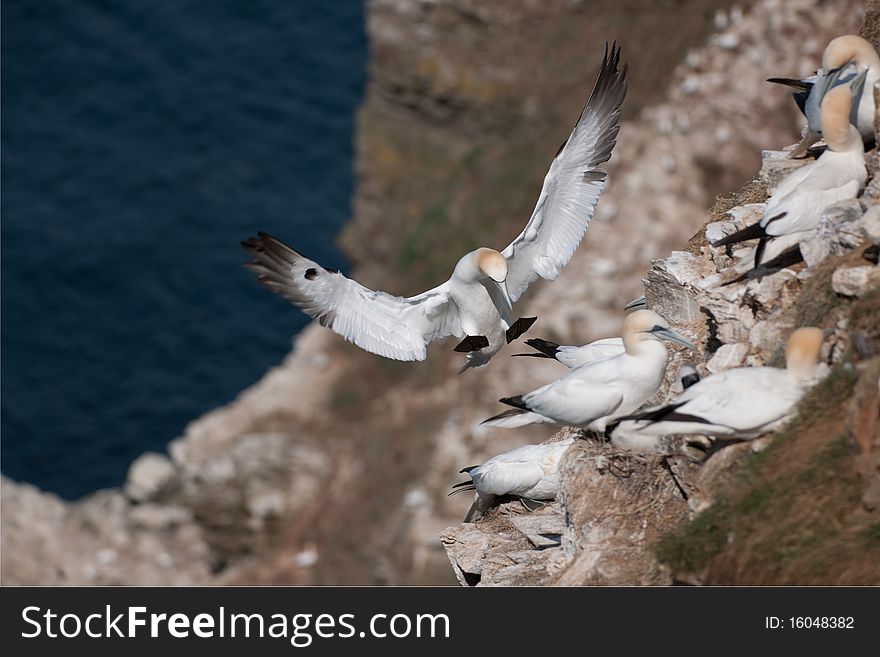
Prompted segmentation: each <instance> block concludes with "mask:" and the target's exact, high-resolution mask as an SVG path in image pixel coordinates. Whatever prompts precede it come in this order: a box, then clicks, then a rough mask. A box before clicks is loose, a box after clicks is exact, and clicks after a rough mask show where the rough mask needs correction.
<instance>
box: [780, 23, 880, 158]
mask: <svg viewBox="0 0 880 657" xmlns="http://www.w3.org/2000/svg"><path fill="white" fill-rule="evenodd" d="M859 75H861V78H860V79H859V78H858V77H857V76H859ZM878 79H880V57H878V56H877V51H876V50H874V47H873V46H872V45H871V44H870V43H869V42H868V41H866V40H865V39H863V38H862V37H860V36H856V35H855V34H845V35H843V36H839V37H837V38H836V39H832V40H831V41H830V42H829V43H828V46H827V47H826V48H825V52H824V53H823V54H822V68H821V69H819V72H818V73H817V74H816V75H813V76H810V77H808V78H804V79H802V80H795V79H791V78H770V79H769V80H768V82H776V83H778V84H784V85H787V86H789V87H794V88H795V89H797V91H796V92H795V93H794V98H795V102H797V104H798V107H800V109H801V111H802V112H803V113H804V116H806V117H807V130H806V133H805V134H804V137H803V139H801V141H800V143H799V144H798V145H797V146H796V147H795V149H794V150H793V151H792V152H791V156H792V157H797V156H799V155H802V154H803V153H805V152H806V150H807V149H808V148H809V147H810V146H812V145H813V144H814V143H815V142H816V141H818V140H819V138H820V137H821V136H822V134H823V131H822V126H821V123H820V107H821V102H822V99H823V97H824V95H825V94H826V93H827V92H828V91H829V90H830V89H832V88H834V87H835V86H836V85H838V84H853V105H852V109H851V112H850V122H851V123H852V124H853V125H854V126H856V128H858V131H859V134H860V135H861V137H862V139H863V140H864V141H865V142H866V143H870V142H872V141H874V83H875V82H876V81H877V80H878Z"/></svg>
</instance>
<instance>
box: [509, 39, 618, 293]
mask: <svg viewBox="0 0 880 657" xmlns="http://www.w3.org/2000/svg"><path fill="white" fill-rule="evenodd" d="M619 61H620V49H619V48H617V47H616V46H612V48H611V53H610V55H609V53H608V50H607V48H606V51H605V59H604V60H603V62H602V70H601V72H600V74H599V79H598V80H597V81H596V86H595V87H594V88H593V92H592V93H591V94H590V99H589V100H588V101H587V104H586V105H585V106H584V109H583V111H582V112H581V116H580V119H579V120H578V122H577V124H576V125H575V127H574V130H573V131H572V133H571V136H570V137H569V138H568V141H566V143H565V144H564V145H563V146H562V148H561V149H560V151H559V153H557V155H556V158H555V159H554V160H553V163H552V164H551V165H550V170H549V171H548V172H547V175H546V176H545V178H544V186H543V187H542V188H541V194H540V195H539V196H538V202H537V204H536V206H535V209H534V211H533V212H532V216H531V218H530V219H529V222H528V224H526V227H525V229H524V230H523V232H522V233H520V235H519V237H517V238H516V239H515V240H514V241H513V242H512V243H511V244H510V245H509V246H508V247H507V248H506V249H504V251H503V252H502V253H503V255H504V257H505V258H507V267H508V274H507V290H508V292H509V293H510V298H511V300H512V301H516V300H517V299H519V298H520V297H521V296H522V295H523V293H524V292H525V291H526V289H528V287H529V285H530V284H531V283H532V282H533V281H535V280H536V279H538V278H539V277H540V278H543V279H546V280H548V281H553V280H556V278H557V277H558V276H559V272H560V271H561V270H562V268H563V267H564V266H565V265H566V264H567V263H568V261H569V260H570V259H571V256H572V255H573V254H574V251H575V249H576V248H577V246H578V244H580V242H581V240H582V239H583V237H584V233H585V232H586V230H587V226H589V224H590V220H591V219H592V218H593V213H594V212H595V210H596V204H597V203H598V201H599V195H600V194H601V193H602V189H603V187H604V186H605V177H606V172H605V170H604V169H603V168H601V166H600V165H601V164H602V163H603V162H606V161H607V160H608V158H610V157H611V150H612V149H613V148H614V145H615V143H616V141H617V132H618V129H619V126H618V119H619V117H620V105H621V103H622V102H623V98H624V96H625V95H626V87H627V83H626V65H625V64H624V65H623V66H622V67H620V68H619V69H618V64H619Z"/></svg>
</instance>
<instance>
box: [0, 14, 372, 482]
mask: <svg viewBox="0 0 880 657" xmlns="http://www.w3.org/2000/svg"><path fill="white" fill-rule="evenodd" d="M366 62H367V51H366V37H365V34H364V9H363V6H362V0H334V1H333V2H326V1H325V0H295V1H293V0H291V1H286V0H272V1H268V0H266V1H258V0H238V1H233V0H173V1H158V2H157V1H155V0H115V1H111V0H103V1H101V0H77V1H76V2H71V1H67V0H4V1H3V4H2V172H0V173H2V278H0V280H2V471H3V473H4V474H6V475H7V476H9V477H12V478H13V479H16V480H23V481H28V482H31V483H33V484H36V485H38V486H40V487H41V488H43V489H46V490H49V491H53V492H55V493H58V494H59V495H61V496H62V497H65V498H76V497H79V496H81V495H83V494H85V493H88V492H91V491H94V490H96V489H99V488H104V487H108V486H114V485H118V484H120V483H121V482H122V481H123V479H124V477H125V473H126V470H127V468H128V465H129V464H130V462H131V461H132V460H133V459H134V458H135V457H136V456H137V455H139V454H140V453H141V452H143V451H145V450H158V451H162V450H163V449H164V448H165V445H166V444H167V443H168V441H169V440H171V439H173V438H175V437H176V436H178V435H180V434H181V433H182V432H183V430H184V427H185V426H186V424H187V423H188V422H189V421H190V420H192V419H194V418H196V417H197V416H199V415H200V414H202V413H204V412H205V411H208V410H210V409H212V408H214V407H216V406H218V405H220V404H224V403H227V402H229V401H230V400H232V399H233V398H234V397H235V396H236V394H237V393H238V392H240V391H241V390H242V389H244V388H245V387H247V386H248V385H250V384H252V383H254V382H255V381H256V380H257V379H259V378H260V376H261V375H262V374H263V373H264V372H265V371H266V370H267V369H268V368H269V367H271V366H273V365H275V364H277V363H279V362H280V361H281V359H282V358H283V356H284V354H285V353H287V351H288V350H289V349H290V344H291V337H292V336H293V335H294V334H295V333H296V332H297V331H298V330H300V329H301V328H302V327H303V326H304V325H305V322H306V318H305V316H304V315H302V314H301V313H300V312H299V311H298V310H296V309H295V308H293V307H292V306H290V305H288V304H287V303H286V302H285V301H284V300H283V299H281V298H280V297H276V296H275V295H272V294H270V293H268V292H266V291H265V290H263V289H262V288H260V287H259V286H258V285H257V284H256V282H255V280H254V279H253V277H252V276H251V275H250V274H249V273H248V272H246V271H245V270H243V269H242V268H241V264H242V263H243V262H244V261H245V260H246V257H245V254H244V252H243V251H242V250H241V248H240V246H239V242H240V241H241V240H242V239H244V238H245V237H247V236H248V235H250V234H252V233H254V232H255V231H257V230H265V231H268V232H271V233H273V234H276V235H277V236H279V237H281V238H282V239H286V240H287V241H290V242H293V243H295V244H296V245H297V247H298V248H299V249H300V250H301V251H303V252H304V253H306V254H308V255H310V256H311V257H313V258H315V259H318V260H319V261H320V262H321V263H322V264H324V265H326V266H329V267H336V268H342V269H343V270H344V269H345V263H344V262H343V259H342V256H341V254H340V253H339V252H338V251H337V250H336V248H335V245H334V236H335V235H336V233H337V232H338V231H339V229H340V227H341V226H342V225H343V224H344V223H345V222H346V221H347V219H348V217H349V209H350V201H351V194H352V187H353V173H352V157H353V154H352V141H353V121H354V113H355V111H356V109H357V107H358V105H359V104H360V102H361V99H362V95H363V91H364V81H365V74H366Z"/></svg>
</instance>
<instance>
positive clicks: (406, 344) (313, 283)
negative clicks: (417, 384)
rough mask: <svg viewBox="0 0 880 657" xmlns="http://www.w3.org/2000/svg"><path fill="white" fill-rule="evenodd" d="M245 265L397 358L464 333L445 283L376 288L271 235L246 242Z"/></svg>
mask: <svg viewBox="0 0 880 657" xmlns="http://www.w3.org/2000/svg"><path fill="white" fill-rule="evenodd" d="M242 245H243V246H244V248H245V250H246V251H247V252H248V253H249V254H250V255H251V256H252V257H253V259H254V262H252V263H248V264H247V265H245V267H246V268H247V269H249V270H250V271H252V272H254V273H255V274H256V275H257V278H258V280H259V282H260V284H262V285H263V286H264V287H266V288H268V289H270V290H272V291H273V292H277V293H278V294H280V295H282V296H283V297H284V298H286V299H287V300H288V301H290V302H291V303H293V304H294V305H296V306H298V307H299V308H301V309H302V310H303V311H304V312H305V313H306V314H308V315H309V316H310V317H313V318H315V319H317V320H318V321H319V322H320V323H321V324H322V325H324V326H327V327H329V328H330V329H332V330H333V331H335V332H336V333H338V334H339V335H341V336H342V337H344V338H345V339H346V340H349V341H350V342H353V343H355V344H356V345H357V346H359V347H360V348H362V349H365V350H367V351H370V352H372V353H374V354H379V355H380V356H385V357H387V358H393V359H395V360H424V359H425V355H426V347H427V345H428V343H430V342H432V341H433V340H437V339H440V338H443V337H446V336H448V335H454V334H458V333H460V331H459V328H458V323H459V317H458V308H457V307H456V305H455V303H454V302H453V301H452V299H451V298H450V296H449V293H448V290H447V287H448V283H444V284H443V285H440V286H438V287H435V288H434V289H432V290H429V291H427V292H424V293H422V294H419V295H417V296H414V297H409V298H403V297H395V296H392V295H390V294H386V293H385V292H377V291H374V290H370V289H368V288H366V287H364V286H363V285H361V284H360V283H358V282H357V281H353V280H351V279H350V278H346V277H345V276H343V275H342V274H340V273H339V272H337V271H334V270H330V269H325V268H324V267H322V266H321V265H319V264H318V263H316V262H314V261H312V260H309V259H308V258H305V257H303V256H302V255H300V254H299V253H297V252H296V251H295V250H293V249H292V248H290V247H289V246H287V245H286V244H284V243H283V242H281V241H279V240H277V239H275V238H274V237H272V236H271V235H267V234H265V233H258V237H255V238H254V237H252V238H250V239H248V240H246V241H245V242H242Z"/></svg>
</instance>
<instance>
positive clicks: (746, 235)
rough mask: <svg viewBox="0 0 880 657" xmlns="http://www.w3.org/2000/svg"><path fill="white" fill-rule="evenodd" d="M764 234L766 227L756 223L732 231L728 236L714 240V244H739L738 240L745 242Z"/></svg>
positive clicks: (717, 245)
mask: <svg viewBox="0 0 880 657" xmlns="http://www.w3.org/2000/svg"><path fill="white" fill-rule="evenodd" d="M763 236H764V229H763V228H762V227H761V224H760V223H755V224H752V225H750V226H746V227H745V228H740V229H739V230H738V231H736V232H735V233H731V234H730V235H728V236H727V237H722V238H721V239H720V240H717V241H715V242H712V246H714V247H719V246H726V245H728V244H737V243H738V242H745V241H746V240H754V239H758V238H760V237H763Z"/></svg>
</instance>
